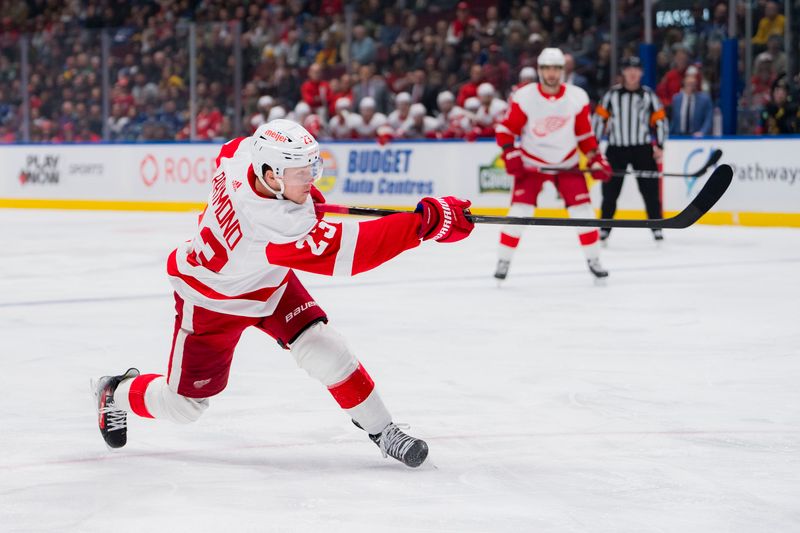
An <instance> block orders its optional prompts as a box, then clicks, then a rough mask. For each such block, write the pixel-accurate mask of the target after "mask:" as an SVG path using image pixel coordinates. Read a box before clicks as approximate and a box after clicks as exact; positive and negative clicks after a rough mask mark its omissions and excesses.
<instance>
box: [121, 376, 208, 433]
mask: <svg viewBox="0 0 800 533" xmlns="http://www.w3.org/2000/svg"><path fill="white" fill-rule="evenodd" d="M208 403H209V402H208V398H187V397H185V396H181V395H180V394H178V393H176V392H173V391H172V390H170V388H169V386H168V385H167V379H166V378H165V377H164V376H161V375H158V374H144V375H141V376H139V377H137V378H134V379H126V380H125V381H123V382H122V383H120V384H119V385H118V386H117V390H116V391H115V392H114V404H115V405H116V407H117V408H119V409H123V410H125V411H127V412H129V413H133V414H135V415H138V416H140V417H142V418H160V419H166V420H171V421H173V422H176V423H178V424H187V423H189V422H194V421H195V420H197V419H198V418H200V415H202V414H203V412H204V411H205V410H206V409H208Z"/></svg>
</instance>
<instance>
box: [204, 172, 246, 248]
mask: <svg viewBox="0 0 800 533" xmlns="http://www.w3.org/2000/svg"><path fill="white" fill-rule="evenodd" d="M211 206H212V207H213V208H214V217H215V218H216V219H217V222H218V223H219V228H220V229H221V230H222V235H223V236H224V237H225V244H227V245H228V249H229V250H233V249H234V248H236V245H237V244H239V241H240V240H241V239H242V228H241V226H240V225H239V219H237V218H236V211H234V210H233V203H231V199H230V197H228V195H227V194H226V193H225V173H224V172H220V173H219V174H217V175H216V176H214V178H213V180H212V185H211Z"/></svg>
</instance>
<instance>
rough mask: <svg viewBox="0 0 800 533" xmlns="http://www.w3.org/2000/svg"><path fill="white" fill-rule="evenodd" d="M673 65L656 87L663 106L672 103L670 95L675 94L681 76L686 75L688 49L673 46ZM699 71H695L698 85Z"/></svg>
mask: <svg viewBox="0 0 800 533" xmlns="http://www.w3.org/2000/svg"><path fill="white" fill-rule="evenodd" d="M673 61H674V67H673V68H672V69H671V70H670V71H669V72H667V73H666V74H664V77H663V78H662V79H661V83H659V84H658V86H657V87H656V94H657V95H658V97H659V98H660V99H661V102H662V104H663V105H664V107H667V108H668V107H669V106H671V105H672V97H673V96H675V95H676V94H677V93H678V91H680V90H681V87H682V86H683V78H684V77H685V76H686V69H687V68H689V51H688V50H687V49H686V48H685V47H684V46H683V45H677V46H676V47H675V57H674V59H673ZM700 75H701V74H700V71H699V70H698V71H697V77H698V86H699V83H701V82H702V80H701V79H700Z"/></svg>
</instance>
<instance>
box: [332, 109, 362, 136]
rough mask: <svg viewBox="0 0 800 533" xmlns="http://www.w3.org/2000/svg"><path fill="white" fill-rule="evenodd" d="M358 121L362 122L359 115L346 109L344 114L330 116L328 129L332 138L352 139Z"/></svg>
mask: <svg viewBox="0 0 800 533" xmlns="http://www.w3.org/2000/svg"><path fill="white" fill-rule="evenodd" d="M359 123H363V120H361V116H360V115H358V114H356V113H351V112H349V111H347V112H346V113H345V114H344V116H342V115H339V114H336V115H334V116H332V117H331V119H330V120H329V121H328V130H329V132H330V134H331V137H333V138H334V139H352V138H353V137H354V136H355V133H356V127H357V126H358V125H359Z"/></svg>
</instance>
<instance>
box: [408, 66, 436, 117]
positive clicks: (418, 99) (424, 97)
mask: <svg viewBox="0 0 800 533" xmlns="http://www.w3.org/2000/svg"><path fill="white" fill-rule="evenodd" d="M411 79H412V80H413V81H412V83H411V85H410V86H409V88H408V93H409V94H410V95H411V103H412V104H416V103H420V104H422V105H424V106H425V109H434V108H435V107H436V95H437V94H438V92H439V91H438V90H437V87H434V86H433V85H432V84H431V83H429V82H428V75H427V74H426V73H425V71H424V70H422V69H417V70H415V71H414V72H412V73H411Z"/></svg>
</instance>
